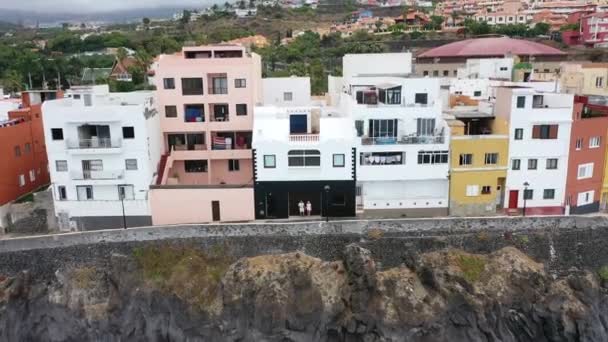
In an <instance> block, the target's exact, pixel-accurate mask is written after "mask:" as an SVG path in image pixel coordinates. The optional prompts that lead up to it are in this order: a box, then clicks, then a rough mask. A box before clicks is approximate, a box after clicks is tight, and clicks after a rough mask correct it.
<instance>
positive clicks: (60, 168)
mask: <svg viewBox="0 0 608 342" xmlns="http://www.w3.org/2000/svg"><path fill="white" fill-rule="evenodd" d="M64 166H65V167H64ZM55 171H57V172H67V171H68V161H67V160H55Z"/></svg>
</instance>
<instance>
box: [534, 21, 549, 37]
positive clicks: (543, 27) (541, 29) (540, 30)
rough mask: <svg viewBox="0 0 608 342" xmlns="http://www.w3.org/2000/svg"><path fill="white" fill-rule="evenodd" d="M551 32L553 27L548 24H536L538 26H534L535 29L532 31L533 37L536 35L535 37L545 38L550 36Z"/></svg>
mask: <svg viewBox="0 0 608 342" xmlns="http://www.w3.org/2000/svg"><path fill="white" fill-rule="evenodd" d="M550 30H551V25H549V24H547V23H536V25H534V28H533V29H532V30H531V31H532V35H534V36H545V35H547V34H549V31H550Z"/></svg>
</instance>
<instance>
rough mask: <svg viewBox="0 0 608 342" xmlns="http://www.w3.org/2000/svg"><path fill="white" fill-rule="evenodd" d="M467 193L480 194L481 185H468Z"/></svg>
mask: <svg viewBox="0 0 608 342" xmlns="http://www.w3.org/2000/svg"><path fill="white" fill-rule="evenodd" d="M465 194H466V196H467V197H475V196H479V185H476V184H473V185H467V186H466V192H465Z"/></svg>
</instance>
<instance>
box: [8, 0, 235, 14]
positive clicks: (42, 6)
mask: <svg viewBox="0 0 608 342" xmlns="http://www.w3.org/2000/svg"><path fill="white" fill-rule="evenodd" d="M220 2H221V1H220V0H0V8H7V9H18V10H35V11H38V12H45V11H52V12H72V13H78V12H98V11H113V10H124V9H134V8H150V7H161V6H162V7H180V6H185V7H194V8H198V7H203V6H205V5H207V4H210V3H211V4H212V3H220ZM224 2H225V1H224ZM224 2H221V3H224Z"/></svg>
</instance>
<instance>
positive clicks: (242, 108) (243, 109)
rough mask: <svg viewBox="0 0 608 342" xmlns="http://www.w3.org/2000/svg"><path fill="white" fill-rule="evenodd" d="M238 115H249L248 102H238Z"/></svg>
mask: <svg viewBox="0 0 608 342" xmlns="http://www.w3.org/2000/svg"><path fill="white" fill-rule="evenodd" d="M236 115H247V104H246V103H237V104H236Z"/></svg>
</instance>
